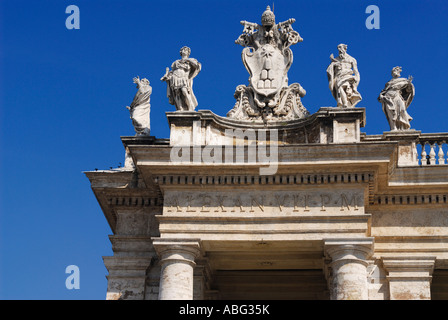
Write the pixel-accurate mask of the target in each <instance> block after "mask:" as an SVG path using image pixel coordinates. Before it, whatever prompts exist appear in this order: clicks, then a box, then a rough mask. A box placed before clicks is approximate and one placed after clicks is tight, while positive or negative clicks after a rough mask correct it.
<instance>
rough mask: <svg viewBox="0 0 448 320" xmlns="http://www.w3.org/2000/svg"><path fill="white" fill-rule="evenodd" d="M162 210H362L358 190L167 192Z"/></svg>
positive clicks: (362, 206)
mask: <svg viewBox="0 0 448 320" xmlns="http://www.w3.org/2000/svg"><path fill="white" fill-rule="evenodd" d="M164 202H165V205H164V212H166V213H174V212H179V213H180V212H182V213H193V212H195V213H254V214H256V213H259V214H263V213H273V212H278V213H281V214H290V213H300V212H302V213H307V212H316V213H325V212H336V213H337V212H345V213H354V214H358V213H359V214H361V213H363V212H364V198H363V193H362V191H352V190H351V191H344V192H328V193H318V192H315V193H310V192H256V193H237V192H235V193H230V192H227V193H224V192H223V193H218V192H208V193H193V192H191V193H190V192H168V193H167V194H166V195H165V201H164Z"/></svg>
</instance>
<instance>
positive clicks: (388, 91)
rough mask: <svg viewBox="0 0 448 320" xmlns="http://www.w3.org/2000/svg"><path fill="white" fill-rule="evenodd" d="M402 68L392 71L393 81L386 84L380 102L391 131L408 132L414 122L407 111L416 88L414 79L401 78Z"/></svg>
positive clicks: (379, 98)
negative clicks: (411, 122)
mask: <svg viewBox="0 0 448 320" xmlns="http://www.w3.org/2000/svg"><path fill="white" fill-rule="evenodd" d="M401 71H402V69H401V67H395V68H393V69H392V79H391V80H390V81H389V82H387V83H386V86H385V87H384V89H383V91H381V93H380V95H379V97H378V101H379V102H381V104H382V105H383V111H384V113H385V115H386V118H387V121H389V125H390V130H391V131H395V130H408V129H410V128H411V125H410V124H409V122H410V121H411V120H412V118H411V116H410V115H409V114H408V112H407V109H408V107H409V105H410V104H411V102H412V100H413V99H414V95H415V88H414V85H413V84H412V79H413V78H412V77H411V76H409V77H408V78H407V79H405V78H400V75H401Z"/></svg>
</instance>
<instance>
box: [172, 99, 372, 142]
mask: <svg viewBox="0 0 448 320" xmlns="http://www.w3.org/2000/svg"><path fill="white" fill-rule="evenodd" d="M166 115H167V118H168V122H169V125H170V145H171V146H173V145H200V144H202V145H208V144H216V145H228V144H233V137H228V136H226V131H227V130H242V131H243V132H247V131H257V132H261V131H263V132H266V131H267V132H268V133H270V132H273V131H275V133H276V134H277V137H276V138H275V139H276V141H274V140H275V139H272V137H271V136H269V139H270V140H269V142H270V143H273V142H277V143H278V144H292V143H345V142H347V143H353V142H359V141H360V137H361V132H360V128H361V127H364V125H365V109H364V108H353V109H341V108H333V107H322V108H320V109H319V110H318V111H317V112H316V113H314V114H312V115H311V116H309V117H307V118H304V119H298V120H289V121H276V122H256V121H247V120H235V119H229V118H224V117H221V116H218V115H216V114H214V113H213V112H211V111H209V110H199V111H198V112H167V113H166ZM256 140H257V139H256Z"/></svg>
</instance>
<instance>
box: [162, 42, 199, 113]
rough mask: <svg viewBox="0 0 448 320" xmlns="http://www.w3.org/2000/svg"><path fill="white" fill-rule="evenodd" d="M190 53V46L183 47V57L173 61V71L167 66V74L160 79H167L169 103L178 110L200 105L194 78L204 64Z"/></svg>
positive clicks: (190, 108) (186, 109)
mask: <svg viewBox="0 0 448 320" xmlns="http://www.w3.org/2000/svg"><path fill="white" fill-rule="evenodd" d="M190 53H191V49H190V48H188V47H182V48H181V49H180V55H181V57H182V59H180V60H176V61H174V62H173V64H172V65H171V69H172V70H171V71H170V70H169V68H166V73H165V75H164V76H163V77H162V78H161V79H160V80H162V81H166V83H167V96H168V99H169V103H170V104H172V105H174V106H175V107H176V110H177V111H194V109H195V108H196V107H197V106H198V101H197V100H196V97H195V95H194V93H193V78H194V77H196V76H197V75H198V73H199V72H200V71H201V67H202V66H201V64H200V63H199V62H198V61H197V60H196V59H193V58H190Z"/></svg>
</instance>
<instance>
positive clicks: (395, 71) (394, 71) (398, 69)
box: [392, 67, 402, 78]
mask: <svg viewBox="0 0 448 320" xmlns="http://www.w3.org/2000/svg"><path fill="white" fill-rule="evenodd" d="M401 71H402V69H401V67H395V68H393V69H392V77H393V78H399V77H400V76H401Z"/></svg>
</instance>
